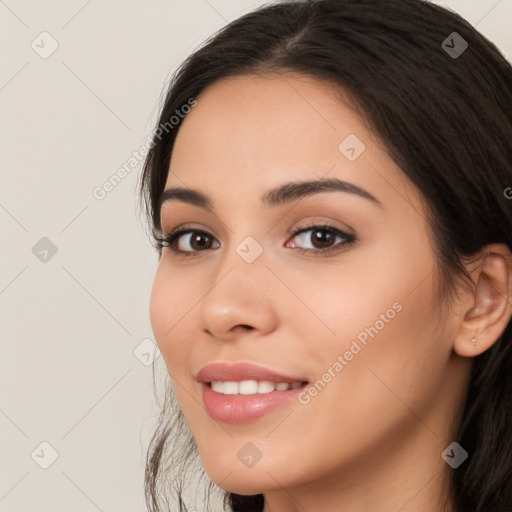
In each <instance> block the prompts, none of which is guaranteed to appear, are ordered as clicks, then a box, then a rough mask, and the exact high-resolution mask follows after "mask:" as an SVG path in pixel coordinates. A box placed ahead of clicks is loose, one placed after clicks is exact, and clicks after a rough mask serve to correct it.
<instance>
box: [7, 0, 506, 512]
mask: <svg viewBox="0 0 512 512" xmlns="http://www.w3.org/2000/svg"><path fill="white" fill-rule="evenodd" d="M263 3H264V2H262V1H256V2H251V1H249V0H208V1H207V0H188V1H187V0H166V1H164V0H126V1H124V2H120V1H113V0H102V1H100V0H89V1H87V0H65V1H64V0H51V1H41V0H5V1H3V0H0V41H1V47H2V51H1V65H0V118H1V128H0V129H1V132H0V141H1V142H0V144H1V146H0V147H1V171H0V172H1V188H0V229H1V234H2V245H1V251H0V312H1V322H0V339H1V357H0V432H1V435H0V449H1V455H0V511H2V512H14V511H16V512H21V511H37V512H39V511H40V512H43V511H48V512H50V511H51V512H61V511H62V512H69V511H71V510H72V511H75V512H79V511H84V512H89V511H91V512H94V511H98V510H99V511H103V512H114V511H119V512H121V511H122V512H132V511H143V510H145V507H144V500H143V465H144V457H145V450H146V447H147V442H148V439H149V435H150V433H151V428H152V425H153V421H154V417H155V415H156V414H157V408H156V405H155V401H154V398H153V392H152V370H151V366H150V365H149V363H151V360H152V357H153V352H152V348H151V347H154V345H153V344H152V343H153V339H152V332H151V325H150V322H149V312H148V304H149V294H150V291H151V285H152V279H153V275H154V272H155V269H156V264H157V258H156V254H155V253H154V252H153V250H152V248H151V246H150V243H149V240H148V238H147V235H146V232H145V227H144V223H143V220H142V216H141V214H140V213H139V210H138V209H137V207H136V197H137V196H136V182H137V177H138V175H139V173H140V170H141V165H140V164H138V165H137V166H136V167H134V168H133V169H132V170H131V172H130V173H129V174H128V175H127V176H126V177H125V178H124V179H123V181H122V182H121V183H119V185H117V186H116V187H115V188H114V189H113V190H112V191H110V192H109V193H108V194H106V196H105V197H104V198H103V199H101V200H99V199H97V198H95V197H94V195H93V190H94V189H95V187H100V186H102V184H103V183H104V182H105V181H107V180H108V179H109V177H110V176H111V175H112V174H113V173H115V172H116V170H117V169H118V168H119V167H121V166H122V165H123V164H125V163H126V162H127V160H128V159H129V158H130V156H132V153H133V152H134V151H137V150H138V149H139V148H140V147H141V146H142V145H143V143H144V141H145V140H146V138H147V136H148V135H149V133H150V132H151V130H152V129H153V122H154V119H155V116H156V113H157V108H158V100H159V95H160V91H161V89H162V86H163V84H164V82H165V80H166V78H167V77H168V75H169V73H170V72H171V71H172V70H173V69H174V67H175V66H176V65H177V64H178V63H179V62H180V61H181V60H182V59H183V58H184V57H185V56H186V55H187V54H188V53H189V52H190V51H191V50H192V49H193V48H194V47H195V46H197V45H198V44H199V43H200V42H201V41H202V40H203V39H204V38H206V37H207V36H208V35H210V34H211V33H213V32H214V31H215V30H216V29H218V28H220V27H221V26H223V25H224V24H225V23H226V22H227V21H229V20H231V19H233V18H235V17H236V16H237V15H238V14H240V13H242V12H246V11H248V10H250V9H251V8H253V7H256V6H257V5H261V4H263ZM440 3H442V4H444V5H448V6H449V7H451V8H452V9H454V10H455V11H457V12H459V13H461V14H462V15H463V16H464V17H465V18H466V19H468V20H469V21H470V22H471V23H472V24H476V25H477V28H478V29H479V30H480V31H482V32H483V33H484V34H485V35H487V36H488V37H489V38H490V39H491V40H492V41H493V42H495V43H496V44H497V45H498V46H499V47H500V49H501V50H502V51H503V52H504V53H505V55H506V56H507V57H508V58H509V60H510V59H511V56H512V35H511V31H510V20H511V19H512V0H501V1H498V0H473V1H469V0H458V1H449V2H440ZM42 32H47V33H48V34H49V35H40V34H41V33H42ZM57 44H58V47H57V49H56V50H55V51H54V52H53V53H52V54H51V55H49V56H48V55H47V53H49V52H50V51H51V50H52V48H53V47H52V45H53V46H56V45H57ZM31 45H33V47H32V46H31ZM43 57H46V58H43ZM43 237H46V238H47V239H49V240H50V241H51V242H48V240H43V241H40V240H41V239H42V238H43ZM36 244H38V245H36ZM50 244H52V245H50ZM34 246H35V249H33V248H34ZM51 246H53V247H55V248H56V250H57V252H56V253H55V254H53V253H52V249H51ZM54 250H55V249H54ZM45 251H48V252H45ZM34 253H35V254H34ZM41 259H42V260H43V261H41ZM157 355H158V353H157ZM156 362H157V365H156V366H157V374H158V372H160V373H159V374H160V375H164V374H162V372H165V369H164V367H163V365H162V358H161V357H157V359H156ZM43 442H45V443H49V444H41V443H43ZM54 451H55V452H56V453H58V457H57V458H56V460H55V461H53V462H52V460H53V458H54V457H55V452H54ZM48 465H49V467H47V469H43V467H44V466H48ZM42 466H43V467H42Z"/></svg>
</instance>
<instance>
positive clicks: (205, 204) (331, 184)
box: [157, 178, 383, 211]
mask: <svg viewBox="0 0 512 512" xmlns="http://www.w3.org/2000/svg"><path fill="white" fill-rule="evenodd" d="M322 192H346V193H348V194H354V195H357V196H359V197H362V198H363V199H368V200H369V201H371V202H373V203H374V204H376V205H378V206H380V207H383V205H382V203H381V202H380V201H379V200H378V199H377V198H376V197H375V196H373V195H372V194H370V192H368V191H367V190H365V189H364V188H361V187H359V186H357V185H354V184H353V183H350V182H348V181H343V180H340V179H338V178H330V179H319V180H313V181H299V182H290V183H285V184H283V185H279V186H277V187H276V188H273V189H271V190H269V191H267V192H266V193H265V194H264V195H263V196H262V197H261V201H262V202H263V204H265V205H267V206H279V205H283V204H286V203H290V202H291V201H294V200H296V199H301V198H303V197H307V196H312V195H315V194H320V193H322ZM169 201H181V202H184V203H188V204H191V205H194V206H199V207H200V208H205V209H208V210H211V209H212V208H213V201H212V200H211V199H210V198H209V197H208V196H207V195H206V194H204V193H202V192H199V190H194V189H191V188H184V187H171V188H168V189H166V190H164V191H163V192H162V195H161V196H160V200H159V201H158V210H157V211H160V210H161V208H162V206H163V205H164V204H165V203H167V202H169Z"/></svg>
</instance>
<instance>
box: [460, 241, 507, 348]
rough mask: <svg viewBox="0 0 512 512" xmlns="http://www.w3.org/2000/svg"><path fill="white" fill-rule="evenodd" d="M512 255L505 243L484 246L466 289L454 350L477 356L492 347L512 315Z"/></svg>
mask: <svg viewBox="0 0 512 512" xmlns="http://www.w3.org/2000/svg"><path fill="white" fill-rule="evenodd" d="M511 276H512V256H511V254H510V251H509V249H508V247H507V246H506V245H505V244H490V245H487V246H486V247H484V249H483V250H482V257H481V261H480V264H479V265H478V267H477V268H476V269H475V270H473V272H472V278H473V282H474V283H476V284H474V286H473V287H472V289H471V290H468V291H467V292H465V293H466V294H467V300H465V301H464V303H465V304H466V308H465V310H462V311H461V317H462V318H461V321H460V325H459V329H458V331H457V333H456V336H455V340H454V346H453V348H454V350H455V352H456V353H457V354H458V355H460V356H463V357H474V356H477V355H479V354H481V353H483V352H485V351H486V350H487V349H488V348H490V347H491V346H492V345H493V344H494V343H495V342H496V341H497V340H498V338H499V337H500V335H501V334H502V333H503V331H504V330H505V328H506V327H507V325H508V323H509V322H510V318H511V316H512V301H511V286H512V281H511V280H512V277H511Z"/></svg>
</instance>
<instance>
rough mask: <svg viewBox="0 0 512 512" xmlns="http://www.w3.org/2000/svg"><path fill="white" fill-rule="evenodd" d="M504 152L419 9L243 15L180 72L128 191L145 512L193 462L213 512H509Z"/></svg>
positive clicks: (502, 81) (492, 64)
mask: <svg viewBox="0 0 512 512" xmlns="http://www.w3.org/2000/svg"><path fill="white" fill-rule="evenodd" d="M511 140H512V69H511V66H510V64H509V63H508V62H507V61H506V60H505V58H504V57H503V56H502V55H501V54H500V53H499V51H498V50H497V49H496V47H495V46H494V45H493V44H492V43H490V42H489V41H488V40H487V39H485V38H484V37H483V36H482V35H481V34H480V33H478V32H477V31H476V30H475V29H474V28H472V27H471V26H470V25H469V24H468V23H467V22H466V21H464V20H463V19H462V18H461V17H460V16H458V15H457V14H455V13H452V12H450V11H447V10H445V9H443V8H441V7H439V6H436V5H433V4H430V3H428V2H425V1H421V0H385V1H383V0H365V1H360V0H317V1H290V2H284V3H279V4H277V5H271V6H266V7H264V8H261V9H259V10H257V11H255V12H253V13H250V14H247V15H245V16H243V17H242V18H240V19H238V20H235V21H234V22H232V23H230V24H229V25H228V26H227V27H225V28H224V29H223V30H221V31H220V32H219V33H218V34H217V35H216V36H215V37H213V38H212V39H210V40H209V41H208V42H207V43H206V44H205V45H204V46H203V47H202V48H201V49H199V50H198V51H196V52H195V53H194V54H193V55H192V56H191V57H190V58H189V59H188V60H187V61H186V62H185V63H184V64H183V66H182V67H181V69H180V70H179V71H178V72H177V74H176V75H175V77H174V80H173V82H172V84H171V86H170V88H169V91H168V93H167V96H166V98H165V102H164V104H163V108H162V111H161V115H160V119H159V123H158V127H157V129H156V131H155V133H154V137H153V142H154V145H153V147H152V149H151V151H150V153H149V154H148V157H147V161H146V163H145V168H144V172H143V176H142V179H141V193H142V196H143V199H144V200H145V203H144V204H145V205H146V208H147V214H148V217H149V220H150V222H151V227H152V230H153V234H154V239H155V242H156V246H157V247H158V252H159V256H160V261H159V267H158V270H157V273H156V276H155V282H154V286H153V290H152V294H151V304H150V306H151V307H150V314H151V322H152V326H153V330H154V334H155V337H156V340H157V342H158V345H159V348H160V350H161V352H162V355H163V358H164V360H165V363H166V366H167V369H168V372H169V375H170V378H171V380H172V389H169V396H168V398H169V400H166V403H165V404H164V407H163V410H162V415H161V418H160V424H159V428H158V430H157V431H156V433H155V435H154V437H153V440H152V443H151V446H150V451H149V453H148V461H147V469H146V492H147V500H148V505H149V507H150V509H151V510H152V511H156V510H163V508H161V503H162V501H163V497H164V496H166V495H167V494H169V493H170V491H171V490H172V489H174V488H176V489H178V491H177V492H178V495H179V501H180V503H181V505H180V508H182V509H183V510H186V509H187V508H186V505H185V504H184V503H183V499H182V495H181V490H180V489H181V485H182V484H183V483H184V482H186V480H187V478H188V476H187V475H188V473H187V472H186V470H187V468H188V466H189V465H190V464H191V463H192V462H193V461H194V460H196V459H194V456H195V454H196V451H197V452H198V455H199V457H200V461H201V465H202V466H203V467H204V470H205V471H206V474H207V475H208V477H209V479H210V481H211V482H212V485H211V486H210V487H213V488H216V489H217V488H218V489H222V490H224V491H225V500H226V506H227V507H228V508H229V509H230V510H233V511H243V512H248V511H264V512H283V511H309V512H316V511H322V512H330V511H340V510H343V511H344V512H353V511H360V510H372V511H389V510H397V511H398V510H401V511H402V512H407V511H417V510H422V511H423V512H426V511H447V512H448V511H449V512H452V511H453V512H455V511H457V512H470V511H475V512H477V511H478V512H483V511H486V512H488V511H491V510H492V511H493V512H510V510H511V509H512V485H511V484H510V482H511V478H512V460H511V459H512V457H511V454H512V408H511V406H510V405H511V403H510V400H511V397H512V372H511V370H512V328H511V321H510V318H511V315H512V307H511V300H510V295H511V268H512V256H511V254H510V248H511V247H512V203H511V200H510V194H507V190H510V187H511V186H512V147H511ZM173 392H175V394H176V398H177V403H173V402H172V397H173V394H172V393H173ZM183 443H185V445H183ZM204 506H205V509H206V508H208V505H206V504H205V505H204Z"/></svg>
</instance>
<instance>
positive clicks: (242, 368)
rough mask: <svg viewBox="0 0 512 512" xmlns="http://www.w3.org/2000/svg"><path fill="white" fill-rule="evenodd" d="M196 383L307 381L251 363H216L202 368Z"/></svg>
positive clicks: (290, 382)
mask: <svg viewBox="0 0 512 512" xmlns="http://www.w3.org/2000/svg"><path fill="white" fill-rule="evenodd" d="M196 380H197V381H198V382H205V383H206V382H212V381H224V382H240V381H243V380H267V381H270V382H276V383H278V382H287V383H289V384H292V383H294V382H305V381H307V379H304V378H302V377H293V376H289V375H284V374H282V373H279V372H277V371H274V370H271V369H269V368H265V367H263V366H258V365H255V364H252V363H231V364H229V363H225V362H216V363H210V364H207V365H205V366H203V367H202V368H201V369H200V370H199V372H198V373H197V375H196Z"/></svg>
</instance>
